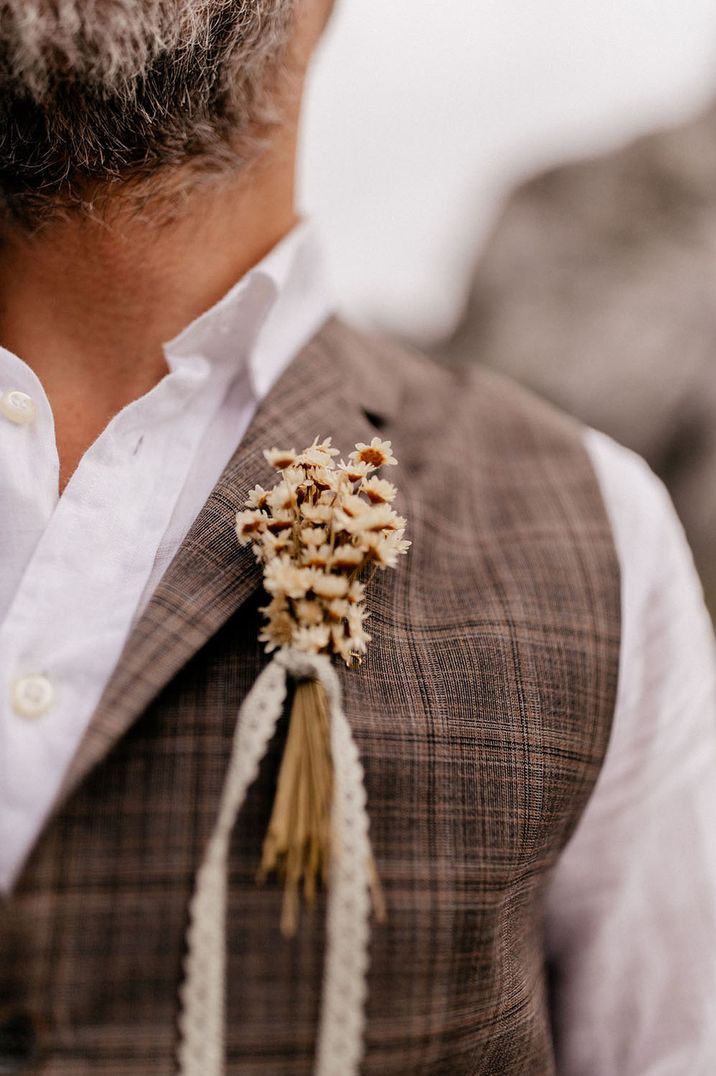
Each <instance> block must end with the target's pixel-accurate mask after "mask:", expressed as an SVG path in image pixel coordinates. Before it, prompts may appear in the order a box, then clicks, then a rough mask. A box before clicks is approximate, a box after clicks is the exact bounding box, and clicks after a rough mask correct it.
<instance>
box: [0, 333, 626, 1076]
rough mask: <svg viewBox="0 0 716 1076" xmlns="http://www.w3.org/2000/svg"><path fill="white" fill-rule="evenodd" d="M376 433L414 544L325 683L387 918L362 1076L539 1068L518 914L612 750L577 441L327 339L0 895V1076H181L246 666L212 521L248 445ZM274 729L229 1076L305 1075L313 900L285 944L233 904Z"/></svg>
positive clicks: (534, 1001) (233, 968)
mask: <svg viewBox="0 0 716 1076" xmlns="http://www.w3.org/2000/svg"><path fill="white" fill-rule="evenodd" d="M376 429H379V430H380V432H381V433H382V435H383V436H385V437H387V438H390V439H392V441H393V443H394V448H395V451H396V455H397V456H398V459H399V460H400V462H401V467H400V469H399V471H398V472H397V474H398V482H399V486H400V490H401V494H400V503H399V509H400V511H401V513H402V514H405V515H407V516H408V518H409V521H410V534H409V537H410V538H411V539H412V541H413V548H412V549H411V552H410V555H409V557H408V558H406V560H404V561H402V562H401V565H400V567H399V568H398V570H397V571H394V572H388V573H385V574H382V575H379V576H378V578H377V580H376V582H375V584H374V585H373V588H372V596H371V598H370V607H371V610H372V617H371V621H370V630H371V633H372V635H373V642H372V644H371V648H370V651H369V656H368V659H367V661H366V663H365V665H364V666H363V668H362V669H360V670H358V671H351V672H349V671H347V670H343V672H342V673H341V677H342V681H343V689H344V693H345V709H346V713H347V715H348V717H349V720H350V722H351V725H352V728H353V731H354V735H355V738H356V741H357V744H358V747H359V750H360V753H361V757H362V760H363V763H364V766H365V774H366V787H367V792H368V804H369V811H370V815H371V834H372V840H373V849H374V852H375V856H376V860H377V864H378V869H379V872H380V875H381V878H382V882H383V886H384V888H385V892H386V897H387V902H388V908H389V915H388V920H387V922H386V924H385V925H382V926H381V925H377V924H374V926H373V933H372V943H371V966H370V971H369V976H368V985H369V998H368V1003H367V1031H366V1055H365V1059H364V1062H363V1066H362V1070H361V1071H362V1072H363V1073H365V1074H366V1076H368V1074H370V1076H378V1074H380V1076H393V1074H394V1076H398V1074H401V1076H404V1074H418V1073H435V1074H438V1073H443V1074H446V1076H447V1074H449V1076H460V1074H471V1076H487V1074H490V1076H499V1074H514V1076H530V1074H534V1076H538V1074H539V1076H547V1074H550V1073H554V1071H555V1069H554V1060H553V1050H552V1039H551V1035H552V1032H551V1030H550V1020H549V1005H548V991H547V986H546V975H545V957H544V950H543V940H542V914H543V908H542V903H543V899H542V898H543V892H544V889H545V884H546V881H547V880H548V877H549V871H550V868H551V867H552V865H553V864H554V862H555V859H556V857H557V856H558V855H559V852H560V849H561V848H562V847H563V845H564V843H565V842H566V840H567V838H568V837H569V835H570V833H571V832H572V830H573V828H574V826H575V824H576V822H577V820H578V819H579V816H580V814H581V812H582V810H583V808H584V805H585V802H586V800H587V798H588V796H589V795H590V792H591V790H592V788H593V785H594V782H595V779H596V777H597V774H598V772H599V770H600V766H601V764H602V761H603V757H604V753H605V749H606V744H607V740H608V736H609V731H610V725H611V720H612V714H613V709H614V701H615V688H616V679H617V668H618V651H619V637H620V604H619V570H618V565H617V561H616V554H615V549H614V545H613V540H612V535H611V531H610V526H609V523H608V520H607V517H606V514H605V510H604V507H603V504H602V501H601V497H600V494H599V490H598V486H597V482H596V479H595V476H594V473H593V471H592V468H591V465H590V462H589V459H588V457H587V455H586V453H585V450H584V449H583V447H582V444H581V439H580V431H579V427H578V426H576V425H575V424H573V423H572V422H571V420H568V419H566V418H563V417H562V416H561V415H559V414H558V413H556V412H555V411H553V410H552V409H551V408H549V407H548V406H547V405H544V404H542V403H541V402H539V401H538V400H536V399H535V398H534V397H532V396H531V395H529V394H528V393H526V392H525V391H524V390H522V389H519V388H517V387H516V386H514V385H512V384H510V383H509V382H506V381H502V380H500V379H498V378H496V377H494V376H493V375H491V374H487V373H485V372H481V371H479V370H471V371H465V372H463V373H456V372H454V371H453V372H450V371H447V370H444V369H442V368H440V367H438V366H436V365H434V364H432V363H430V362H427V361H425V360H424V359H422V358H420V357H418V356H412V355H410V354H406V353H403V352H402V351H401V350H398V349H396V348H394V347H393V346H392V345H391V346H389V345H384V344H379V343H377V342H375V341H368V340H366V339H364V338H362V337H360V336H359V335H358V334H355V333H353V332H352V331H350V330H348V329H347V328H345V327H344V326H343V325H341V324H340V323H339V322H337V321H331V322H329V323H328V324H327V325H326V326H325V327H324V329H323V330H322V331H321V332H320V333H319V334H318V336H317V337H316V338H315V339H314V340H313V341H312V342H311V344H310V345H309V346H308V347H307V348H306V349H305V350H304V351H303V353H302V354H301V355H300V356H298V358H297V359H296V360H295V361H294V363H293V364H292V365H291V366H290V367H289V369H288V370H287V371H286V373H285V374H284V375H283V377H282V378H281V380H280V381H279V382H278V384H277V385H276V386H275V387H274V389H273V390H272V392H271V393H270V395H269V396H268V398H267V399H266V400H265V401H264V403H263V404H262V406H261V408H260V410H259V411H258V413H257V415H256V417H255V419H254V421H253V423H252V425H251V427H250V429H249V431H248V433H247V435H246V437H245V438H244V440H243V442H242V443H241V445H240V446H239V448H238V450H237V452H236V454H235V456H234V458H233V460H232V461H231V463H230V464H229V466H228V468H227V469H226V471H225V473H224V475H223V476H222V478H221V480H220V482H219V483H218V485H217V487H216V488H215V490H214V492H213V493H212V495H211V497H210V499H209V501H208V502H207V504H206V506H205V507H204V509H203V510H202V512H201V513H200V515H199V517H198V518H197V520H196V521H195V523H194V525H193V527H192V529H191V531H190V533H189V535H188V537H187V539H186V540H185V542H184V544H183V546H182V548H181V549H180V551H179V553H178V555H177V557H176V559H175V561H174V562H173V564H172V565H171V566H170V568H169V569H168V571H167V573H166V575H165V576H164V579H163V580H162V582H161V583H160V585H159V588H158V590H157V591H156V593H155V595H154V597H153V599H152V601H151V602H150V604H149V606H148V608H147V609H146V611H145V613H144V614H143V616H142V618H141V619H140V621H139V623H138V624H137V625H136V626H135V628H134V630H133V632H132V634H131V636H130V638H129V641H128V643H127V646H126V649H125V651H124V654H123V656H122V659H121V661H120V662H119V665H118V667H117V669H116V671H115V673H114V675H113V678H112V679H111V681H110V683H109V685H108V687H107V690H106V692H105V694H104V697H103V699H102V702H101V704H100V706H99V708H98V710H97V712H96V714H95V715H94V718H93V721H92V725H91V727H90V729H89V732H88V734H87V736H86V738H85V740H84V742H83V744H82V746H81V748H80V750H79V753H78V755H77V757H76V759H75V761H74V764H73V766H72V770H71V772H70V774H69V775H68V778H67V780H66V782H65V786H64V788H63V791H62V794H61V796H60V799H59V801H58V803H57V804H56V809H55V811H54V813H53V815H52V817H51V818H50V819H49V821H48V823H47V825H46V828H45V830H44V833H43V834H42V836H41V838H40V839H39V841H38V843H37V845H36V847H35V849H34V851H33V852H32V854H31V857H30V859H29V861H28V863H27V864H26V866H25V868H24V870H23V872H22V874H21V876H20V878H19V880H18V882H17V885H16V887H15V891H14V893H13V894H12V896H11V898H10V899H9V900H7V901H4V902H3V905H2V909H1V911H0V953H1V958H0V962H1V967H0V990H1V996H0V1024H2V1032H0V1055H2V1056H0V1071H32V1072H38V1073H43V1074H47V1076H70V1074H72V1076H80V1074H85V1073H88V1074H89V1073H92V1074H98V1076H110V1074H112V1076H139V1074H142V1076H144V1074H147V1076H148V1074H157V1076H165V1074H166V1076H169V1074H171V1073H173V1072H174V1071H175V1049H176V1044H177V1033H176V1019H177V1012H178V1002H177V990H178V986H179V982H180V978H181V974H182V959H183V956H184V933H185V929H186V924H187V903H188V901H189V897H190V894H191V891H192V886H193V880H194V874H195V871H196V869H197V866H198V864H199V862H200V858H201V855H202V851H203V849H204V847H205V844H206V841H207V839H208V836H209V834H210V832H211V829H212V826H213V823H214V820H215V815H216V809H217V802H218V798H219V794H220V790H221V785H222V780H223V776H224V773H225V768H226V763H227V759H228V753H229V749H230V744H231V739H232V734H233V730H234V724H235V720H236V714H237V711H238V708H239V706H240V704H241V701H242V699H243V698H244V696H245V695H246V693H247V691H248V689H249V687H250V685H251V684H252V683H253V681H254V679H255V677H256V675H257V673H258V671H259V670H260V669H261V668H262V667H263V665H264V664H265V662H266V660H267V659H266V657H265V656H264V655H263V654H262V652H261V648H260V646H259V645H258V643H257V631H258V624H259V613H258V607H259V605H260V604H261V602H262V597H261V591H260V575H259V572H258V569H257V567H256V565H255V563H254V561H253V558H252V555H251V553H250V551H249V550H248V549H244V550H242V549H240V548H239V547H238V544H237V541H236V538H235V535H234V532H233V516H234V512H235V511H236V509H237V507H239V506H240V505H242V502H243V500H244V498H245V495H246V492H247V491H248V489H249V488H250V487H251V486H253V485H254V484H255V483H256V482H257V481H258V482H260V481H262V480H266V479H267V478H268V477H269V475H268V468H267V465H266V463H265V461H264V460H263V458H262V454H261V450H262V449H263V448H264V447H269V446H271V445H274V444H277V445H279V446H284V447H291V446H294V447H296V448H301V447H303V444H304V442H305V443H308V442H309V441H310V440H312V439H313V437H314V436H315V435H316V434H320V435H321V436H325V435H328V434H331V435H333V437H334V440H335V441H336V442H337V444H338V445H339V446H340V447H341V448H342V450H343V451H344V452H347V451H348V450H349V449H350V448H351V447H352V445H353V444H354V443H355V441H357V440H366V439H370V437H371V436H374V435H375V433H376ZM391 477H392V476H391ZM60 628H61V626H58V630H59V629H60ZM284 736H285V717H284V719H283V720H282V722H281V724H280V726H279V730H278V733H277V736H276V739H275V741H274V743H273V745H272V748H271V749H270V751H269V754H268V755H267V757H266V759H265V760H264V763H263V765H262V767H261V771H260V776H259V778H258V780H257V782H256V783H255V785H254V786H253V787H252V788H251V790H250V793H249V795H248V798H247V801H246V803H245V805H244V807H243V809H242V811H241V814H240V816H239V820H238V823H237V826H236V830H235V834H234V841H233V845H232V852H231V863H230V906H229V912H228V947H229V959H228V998H227V1017H228V1031H227V1037H228V1057H227V1073H229V1074H231V1076H234V1074H236V1076H238V1074H242V1076H259V1074H261V1076H284V1074H285V1076H289V1074H290V1076H299V1074H308V1073H310V1071H311V1063H312V1058H313V1054H314V1047H315V1039H316V1028H317V1016H318V1008H319V999H320V989H321V973H322V968H323V949H324V934H323V932H324V912H325V904H324V900H323V898H321V901H320V902H319V904H318V906H317V908H316V909H315V911H314V912H313V914H310V915H307V916H306V917H305V918H304V920H303V922H302V924H301V929H300V931H299V933H298V936H297V937H296V938H295V939H294V940H292V941H286V940H285V939H283V938H282V937H281V936H280V934H279V930H278V923H279V918H280V900H281V894H280V891H279V889H278V888H277V887H276V885H274V884H273V883H269V884H267V885H266V886H265V887H264V888H262V889H259V888H257V887H256V885H255V884H254V874H255V871H256V868H257V865H258V862H259V857H260V844H261V839H262V836H263V834H264V832H265V828H266V823H267V819H268V814H269V811H270V807H271V800H272V791H273V788H274V783H275V779H276V773H277V766H278V762H279V757H280V745H281V742H282V739H283V737H284ZM32 1027H34V1028H35V1030H36V1042H35V1045H34V1047H33V1045H32V1041H31V1040H32V1036H31V1033H30V1032H31V1028H32ZM33 1048H34V1049H35V1051H36V1052H35V1057H34V1060H33V1061H32V1062H30V1061H29V1057H30V1054H31V1053H32V1050H33ZM3 1063H4V1064H5V1065H6V1067H5V1068H4V1069H3V1068H2V1064H3ZM13 1065H14V1066H15V1068H13ZM23 1065H24V1066H25V1068H24V1069H23ZM336 1076H341V1074H339V1073H337V1074H336Z"/></svg>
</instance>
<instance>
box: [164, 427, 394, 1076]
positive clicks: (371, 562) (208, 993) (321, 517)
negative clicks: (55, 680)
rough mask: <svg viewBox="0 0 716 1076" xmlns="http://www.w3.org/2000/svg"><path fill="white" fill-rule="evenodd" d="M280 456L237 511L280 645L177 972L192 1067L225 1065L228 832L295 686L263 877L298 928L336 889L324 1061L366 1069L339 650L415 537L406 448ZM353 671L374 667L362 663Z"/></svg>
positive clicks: (355, 818) (366, 895)
mask: <svg viewBox="0 0 716 1076" xmlns="http://www.w3.org/2000/svg"><path fill="white" fill-rule="evenodd" d="M264 455H265V457H266V460H267V461H268V463H269V464H270V465H271V466H272V467H273V468H274V470H275V471H276V472H277V478H276V482H275V483H274V485H273V486H272V487H271V488H269V489H264V488H263V487H262V486H256V487H255V488H254V489H253V490H252V491H251V493H250V494H249V497H248V501H247V503H246V505H245V506H244V507H243V508H242V509H241V510H240V511H239V512H238V513H237V515H236V534H237V537H238V540H239V543H240V544H241V545H242V546H249V545H250V546H251V547H252V549H253V552H254V554H255V556H256V559H257V561H258V562H259V564H260V565H261V567H262V569H263V584H264V588H265V590H266V592H267V596H268V602H267V604H266V605H265V606H264V607H263V608H262V613H263V614H264V620H265V622H264V625H263V628H262V630H261V632H260V635H259V639H260V641H261V642H262V643H263V644H264V646H265V649H266V651H267V652H268V653H270V654H271V655H272V660H271V661H270V663H269V664H268V666H267V667H266V668H265V669H264V670H263V672H262V673H261V674H260V675H259V677H258V678H257V680H256V682H255V684H254V686H253V687H252V689H251V691H250V692H249V694H248V696H247V697H246V699H245V700H244V702H243V704H242V707H241V710H240V712H239V715H238V719H237V725H236V732H235V735H234V743H233V748H232V756H231V759H230V762H229V768H228V772H227V776H226V779H225V784H224V789H223V793H222V798H221V804H220V809H219V817H218V820H217V823H216V826H215V828H214V832H213V834H212V836H211V840H210V842H209V845H208V848H207V851H206V854H205V856H204V859H203V862H202V865H201V868H200V870H199V873H198V876H197V882H196V888H195V892H194V897H193V900H192V904H191V910H190V925H189V929H188V934H187V948H188V954H187V961H186V977H185V981H184V985H183V988H182V1015H181V1018H180V1029H181V1034H182V1041H181V1046H180V1051H179V1057H180V1062H181V1073H182V1074H183V1076H190V1074H191V1076H194V1074H196V1076H214V1074H217V1076H218V1074H220V1073H221V1072H222V1071H223V1030H224V1029H223V991H224V968H225V954H224V932H225V914H226V896H227V894H226V884H227V883H226V868H227V858H228V849H229V843H230V838H231V832H232V829H233V826H234V823H235V821H236V817H237V814H238V812H239V810H240V808H241V805H242V803H243V801H244V799H245V796H246V792H247V790H248V787H249V785H250V784H251V782H252V781H253V780H254V779H255V777H256V776H257V774H258V769H259V764H260V762H261V759H262V758H263V756H264V754H265V752H266V750H267V748H268V744H269V742H270V740H271V738H272V736H273V734H274V731H275V728H276V724H277V722H278V719H279V717H280V716H281V713H282V711H283V706H284V703H285V701H286V698H287V695H288V692H289V685H292V686H293V696H292V701H291V710H290V718H289V728H288V733H287V738H286V743H285V747H284V752H283V758H282V760H281V765H280V769H279V776H278V781H277V786H276V793H275V797H274V803H273V809H272V813H271V817H270V821H269V824H268V830H267V833H266V836H265V839H264V842H263V850H262V858H261V864H260V867H259V870H258V875H257V877H258V881H259V882H261V881H263V880H265V879H266V877H267V876H268V875H269V874H271V873H273V872H275V873H276V874H277V875H278V877H279V878H280V879H281V881H282V883H283V887H284V893H283V907H282V914H281V922H280V926H281V930H282V933H283V934H284V935H286V936H291V935H292V934H293V933H294V932H295V931H296V929H297V925H298V914H299V900H300V894H301V891H302V892H303V895H304V898H305V899H306V901H307V902H308V903H312V902H313V901H314V899H315V895H316V892H317V888H318V885H319V884H320V883H321V882H322V883H323V884H324V885H325V886H326V887H327V890H328V910H327V916H328V918H327V926H326V941H327V947H326V958H325V960H326V967H325V976H324V985H323V1006H322V1016H321V1029H320V1035H319V1042H318V1058H317V1068H316V1071H317V1072H318V1073H320V1074H321V1076H329V1074H331V1076H333V1074H335V1073H337V1072H340V1073H341V1076H350V1074H351V1073H354V1072H357V1069H358V1066H359V1062H360V1056H361V1052H362V1029H363V1020H364V1015H363V1007H364V1001H365V976H366V969H367V964H368V943H369V927H368V922H369V916H370V909H371V906H372V908H373V911H374V914H375V915H376V917H377V918H378V919H380V918H382V917H383V916H384V914H385V907H384V902H383V897H382V892H381V888H380V883H379V880H378V876H377V872H376V868H375V864H374V860H373V855H372V850H371V844H370V840H369V835H368V829H369V822H368V814H367V810H366V793H365V788H364V784H363V770H362V767H361V763H360V759H359V757H358V751H357V748H356V745H355V742H354V740H353V736H352V732H351V728H350V724H349V722H348V720H347V718H346V715H345V714H344V712H343V708H342V698H341V690H340V682H339V679H338V676H337V674H336V670H335V667H334V665H335V661H338V662H342V663H344V664H345V665H346V666H348V667H349V668H350V669H354V670H357V669H359V667H360V666H361V665H362V663H363V660H364V658H365V656H366V653H367V651H368V648H369V644H370V641H371V637H370V632H369V630H368V628H369V623H367V622H368V612H367V609H366V594H367V592H368V588H369V586H370V581H371V579H372V577H373V575H374V573H375V572H377V571H381V570H385V569H389V568H395V567H396V566H397V565H398V562H399V560H400V558H401V556H402V555H403V554H405V553H407V551H408V548H409V546H410V542H408V541H406V539H405V537H404V535H405V529H406V520H405V519H404V518H402V517H401V516H400V515H398V513H397V512H396V511H395V509H394V508H393V502H394V500H395V497H396V494H397V489H396V487H395V486H394V485H393V484H392V483H391V482H390V481H388V480H387V479H386V478H384V477H382V475H381V474H379V472H380V471H381V469H383V468H389V467H393V466H394V465H395V464H396V463H397V460H396V459H395V456H394V455H393V451H392V446H391V442H390V441H382V440H381V439H380V438H379V437H374V438H373V439H372V441H371V442H370V444H364V443H360V444H357V445H356V446H355V449H354V451H352V452H351V453H350V455H349V457H348V461H347V462H344V461H343V460H342V459H340V460H339V461H338V462H337V460H336V457H338V456H339V452H338V450H337V449H336V448H334V447H333V446H332V444H331V440H330V438H328V439H326V440H324V441H319V440H318V438H316V440H315V441H314V442H313V444H311V445H310V446H309V447H308V448H306V449H304V450H303V451H302V452H296V451H294V450H293V449H292V450H290V451H283V450H281V449H277V448H272V449H268V450H266V451H265V452H264ZM357 675H370V671H369V669H363V670H361V671H360V673H357Z"/></svg>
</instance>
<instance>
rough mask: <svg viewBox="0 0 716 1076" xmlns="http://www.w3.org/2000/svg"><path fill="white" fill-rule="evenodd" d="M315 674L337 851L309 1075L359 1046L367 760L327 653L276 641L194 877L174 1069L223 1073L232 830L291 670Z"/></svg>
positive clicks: (337, 1065)
mask: <svg viewBox="0 0 716 1076" xmlns="http://www.w3.org/2000/svg"><path fill="white" fill-rule="evenodd" d="M288 677H291V678H293V679H296V680H301V679H306V678H307V677H313V678H316V679H318V680H320V682H321V684H322V685H323V688H324V690H325V692H326V697H327V699H328V706H329V714H330V723H331V754H332V758H333V769H334V784H333V788H334V793H333V806H332V816H331V821H332V827H333V835H334V851H333V854H332V856H331V864H330V886H329V890H328V909H327V923H326V957H325V966H324V977H323V994H322V1000H321V1017H320V1023H319V1029H318V1043H317V1051H316V1062H315V1068H314V1073H315V1076H355V1074H357V1073H358V1071H359V1066H360V1061H361V1057H362V1055H363V1032H364V1025H365V1015H364V1009H365V999H366V991H367V987H366V975H367V971H368V942H369V935H370V926H369V917H370V907H371V900H370V881H371V876H370V868H369V864H370V862H371V848H370V840H369V837H368V825H369V822H368V813H367V810H366V793H365V787H364V784H363V767H362V765H361V763H360V759H359V757H358V749H357V747H356V745H355V742H354V740H353V736H352V733H351V729H350V725H349V724H348V721H347V720H346V716H345V714H344V713H343V708H342V700H341V690H340V684H339V681H338V677H337V675H336V672H335V670H334V669H333V667H332V665H331V662H330V659H329V658H328V657H327V656H326V655H323V654H320V655H313V654H304V653H300V652H298V651H296V650H292V649H283V650H280V651H279V652H278V653H277V654H276V656H275V657H274V659H273V661H272V662H271V664H270V665H268V666H267V668H265V669H264V670H263V672H262V673H261V674H260V676H259V677H258V679H257V680H256V683H255V684H254V686H253V688H252V689H251V691H250V692H249V694H248V695H247V697H246V699H245V700H244V703H243V705H242V707H241V710H240V711H239V716H238V720H237V724H236V731H235V733H234V742H233V747H232V753H231V759H230V762H229V769H228V772H227V775H226V779H225V782H224V788H223V792H222V797H221V806H220V808H219V815H218V818H217V821H216V825H215V827H214V831H213V833H212V835H211V839H210V841H209V844H208V847H207V850H206V854H205V856H204V860H203V862H202V864H201V867H200V868H199V871H198V873H197V877H196V884H195V889H194V896H193V898H192V901H191V904H190V921H189V927H188V930H187V957H186V962H185V977H184V982H183V984H182V987H181V991H180V1001H181V1012H180V1017H179V1034H180V1043H179V1051H178V1059H179V1076H222V1074H223V1072H224V1059H225V1020H226V1014H225V985H226V984H225V976H226V937H225V935H226V893H227V857H228V850H229V843H230V839H231V833H232V830H233V828H234V823H235V821H236V816H237V814H238V812H239V810H240V808H241V805H242V804H243V802H244V799H245V797H246V792H247V790H248V788H249V786H250V785H251V783H252V782H253V781H254V780H255V778H256V776H257V775H258V770H259V763H260V762H261V759H262V758H263V756H264V755H265V753H266V750H267V748H268V744H269V742H270V740H271V738H272V736H273V734H274V731H275V728H276V724H277V722H278V719H279V717H280V715H281V712H282V709H283V704H284V701H285V699H286V692H287V680H288Z"/></svg>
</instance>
